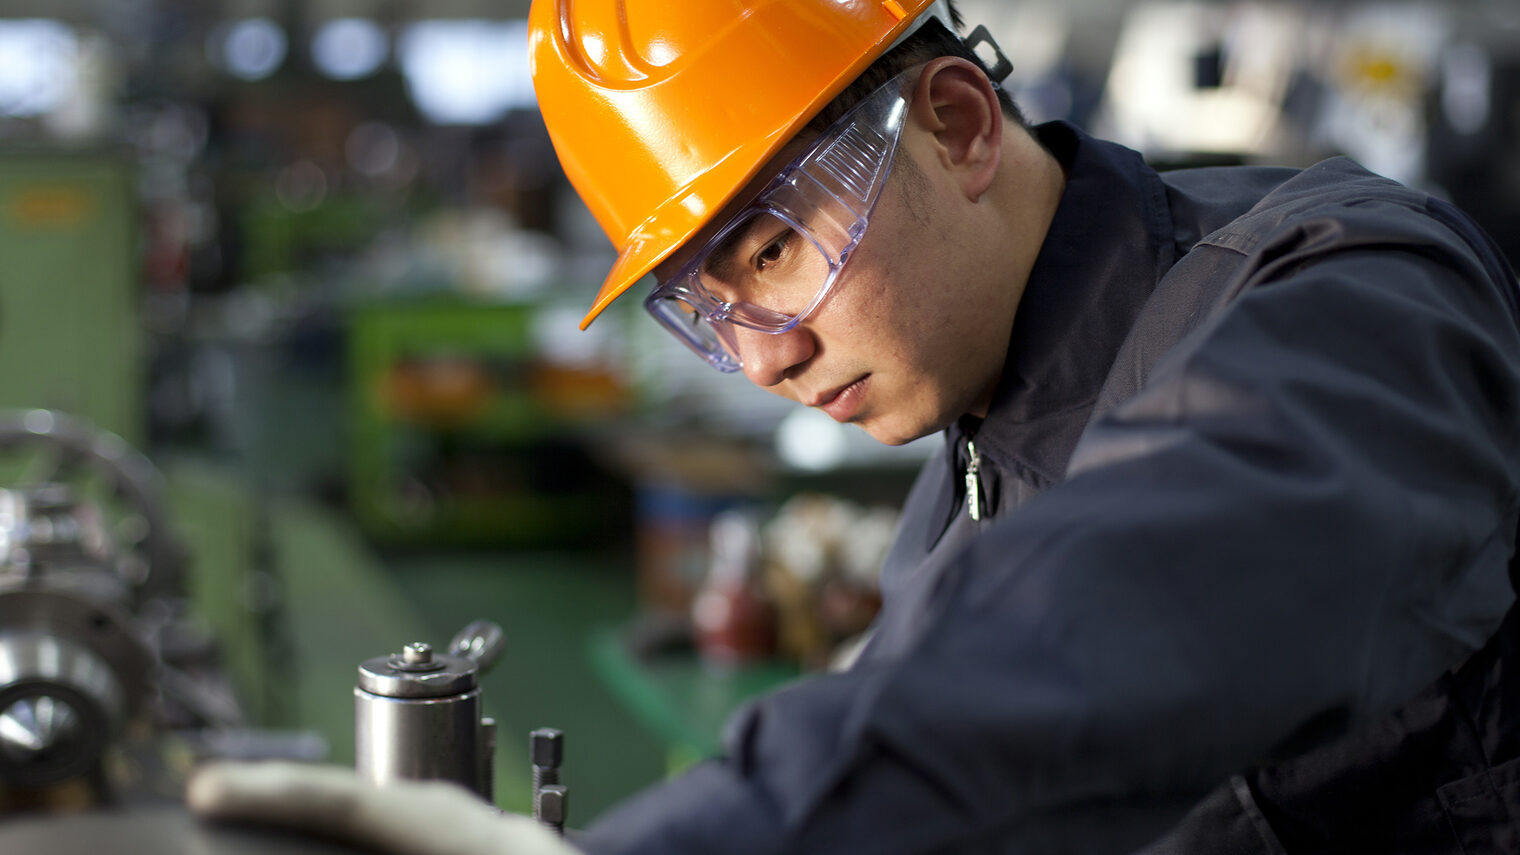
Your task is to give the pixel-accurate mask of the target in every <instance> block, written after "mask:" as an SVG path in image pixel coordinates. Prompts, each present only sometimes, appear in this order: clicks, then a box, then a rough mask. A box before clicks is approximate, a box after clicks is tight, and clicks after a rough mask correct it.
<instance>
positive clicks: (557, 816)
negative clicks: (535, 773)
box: [533, 784, 570, 837]
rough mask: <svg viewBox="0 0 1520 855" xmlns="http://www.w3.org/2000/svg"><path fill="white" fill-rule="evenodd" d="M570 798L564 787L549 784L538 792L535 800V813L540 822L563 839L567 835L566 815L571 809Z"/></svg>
mask: <svg viewBox="0 0 1520 855" xmlns="http://www.w3.org/2000/svg"><path fill="white" fill-rule="evenodd" d="M569 801H570V796H569V794H568V793H567V792H566V791H565V788H564V787H563V786H560V785H559V784H548V785H546V786H545V787H544V788H543V789H541V790H539V791H538V795H537V796H536V797H535V798H534V799H533V812H534V813H535V814H537V815H538V821H539V822H541V823H543V824H544V825H546V826H548V827H549V830H550V831H552V832H554V833H555V834H558V835H560V836H561V837H563V836H564V835H565V814H566V813H567V812H568V811H569V808H570V804H569Z"/></svg>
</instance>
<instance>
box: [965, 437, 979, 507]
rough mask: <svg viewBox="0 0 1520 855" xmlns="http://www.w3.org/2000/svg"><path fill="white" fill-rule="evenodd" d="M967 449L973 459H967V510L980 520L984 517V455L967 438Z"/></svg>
mask: <svg viewBox="0 0 1520 855" xmlns="http://www.w3.org/2000/svg"><path fill="white" fill-rule="evenodd" d="M966 451H967V452H969V453H970V455H971V459H970V460H967V461H966V510H967V511H969V512H970V514H971V519H973V520H976V521H977V522H980V521H981V519H982V479H981V472H982V456H981V455H980V454H978V453H977V450H976V443H975V442H973V441H971V440H969V439H968V440H966Z"/></svg>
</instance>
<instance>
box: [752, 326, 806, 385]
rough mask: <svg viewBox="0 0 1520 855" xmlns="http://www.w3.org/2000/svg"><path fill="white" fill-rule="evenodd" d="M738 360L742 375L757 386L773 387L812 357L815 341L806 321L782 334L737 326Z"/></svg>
mask: <svg viewBox="0 0 1520 855" xmlns="http://www.w3.org/2000/svg"><path fill="white" fill-rule="evenodd" d="M734 339H735V345H736V346H737V347H738V350H739V360H740V361H741V362H743V363H744V376H746V377H748V378H749V380H750V382H751V383H754V384H755V385H756V386H767V387H768V386H774V385H776V384H777V383H780V382H781V381H783V380H785V379H787V378H788V377H790V376H792V375H793V374H794V373H795V371H796V369H797V367H798V366H800V365H802V364H803V363H805V362H807V361H808V360H809V359H812V358H813V354H814V353H815V352H816V351H817V349H818V343H817V340H816V339H814V338H813V334H812V333H811V332H809V331H808V329H807V324H805V323H804V324H798V325H797V326H795V327H792V328H791V329H789V330H787V331H786V332H784V333H764V332H760V331H759V330H752V329H746V328H743V327H738V328H736V329H735V330H734Z"/></svg>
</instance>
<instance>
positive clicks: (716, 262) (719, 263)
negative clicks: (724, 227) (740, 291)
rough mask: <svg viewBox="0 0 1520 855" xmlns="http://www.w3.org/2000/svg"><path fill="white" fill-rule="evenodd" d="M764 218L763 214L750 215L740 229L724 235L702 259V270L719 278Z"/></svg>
mask: <svg viewBox="0 0 1520 855" xmlns="http://www.w3.org/2000/svg"><path fill="white" fill-rule="evenodd" d="M765 216H766V215H765V214H763V213H759V214H755V213H751V214H750V218H749V222H747V223H745V224H744V226H743V227H742V228H737V229H733V230H732V231H730V232H728V233H727V234H725V235H724V236H723V239H722V240H720V241H718V242H717V243H716V244H713V246H712V248H711V249H709V250H708V251H707V257H706V258H705V259H703V261H704V263H703V265H702V269H703V270H711V271H712V272H713V273H714V274H715V275H717V276H719V277H721V276H722V275H723V270H724V268H726V267H729V266H730V265H732V264H733V255H734V253H735V251H736V250H737V248H738V246H739V244H740V243H742V242H743V241H744V240H746V239H748V238H749V237H750V235H752V234H753V233H754V231H755V229H757V228H759V225H760V223H761V222H762V221H763V220H764V219H765Z"/></svg>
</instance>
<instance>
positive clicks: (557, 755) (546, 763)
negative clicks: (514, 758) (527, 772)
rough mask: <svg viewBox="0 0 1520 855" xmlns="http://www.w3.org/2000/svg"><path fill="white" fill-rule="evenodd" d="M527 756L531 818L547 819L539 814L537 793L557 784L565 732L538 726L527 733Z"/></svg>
mask: <svg viewBox="0 0 1520 855" xmlns="http://www.w3.org/2000/svg"><path fill="white" fill-rule="evenodd" d="M528 757H529V759H531V760H532V761H533V818H534V819H537V820H539V821H541V822H544V821H547V820H544V818H543V817H542V816H541V815H540V814H539V808H538V795H539V793H541V792H543V789H544V788H545V787H553V786H557V785H558V784H559V767H560V763H562V762H563V761H564V758H565V734H564V733H563V732H561V731H558V730H555V729H554V728H552V727H540V728H539V729H537V730H535V731H533V732H532V733H529V734H528Z"/></svg>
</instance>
